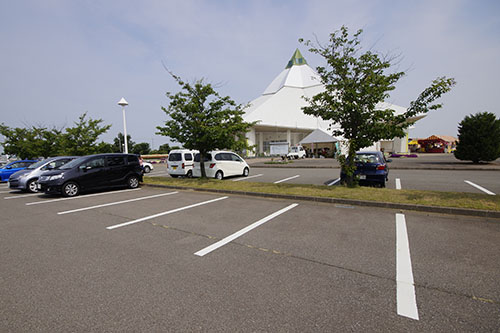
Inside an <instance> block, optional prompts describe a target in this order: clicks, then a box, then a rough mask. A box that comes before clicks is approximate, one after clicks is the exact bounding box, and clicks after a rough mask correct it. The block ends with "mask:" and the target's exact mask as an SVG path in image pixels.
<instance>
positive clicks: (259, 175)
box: [233, 173, 263, 182]
mask: <svg viewBox="0 0 500 333" xmlns="http://www.w3.org/2000/svg"><path fill="white" fill-rule="evenodd" d="M261 176H263V174H261V173H259V174H258V175H254V176H249V177H244V178H238V179H233V182H239V181H240V180H245V179H250V178H256V177H261Z"/></svg>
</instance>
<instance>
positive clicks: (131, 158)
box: [108, 155, 139, 165]
mask: <svg viewBox="0 0 500 333" xmlns="http://www.w3.org/2000/svg"><path fill="white" fill-rule="evenodd" d="M120 158H121V157H120ZM127 162H128V164H137V165H138V164H139V157H137V155H127ZM108 163H109V160H108ZM115 165H117V164H115Z"/></svg>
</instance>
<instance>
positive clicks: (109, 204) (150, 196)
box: [57, 192, 179, 215]
mask: <svg viewBox="0 0 500 333" xmlns="http://www.w3.org/2000/svg"><path fill="white" fill-rule="evenodd" d="M177 193H179V192H168V193H161V194H155V195H149V196H146V197H140V198H135V199H128V200H122V201H116V202H110V203H106V204H101V205H96V206H90V207H84V208H78V209H73V210H66V211H64V212H58V213H57V214H58V215H64V214H71V213H76V212H82V211H85V210H90V209H96V208H102V207H108V206H114V205H120V204H124V203H129V202H134V201H140V200H147V199H154V198H158V197H164V196H166V195H173V194H177Z"/></svg>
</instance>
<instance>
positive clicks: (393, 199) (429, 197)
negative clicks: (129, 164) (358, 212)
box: [144, 177, 500, 211]
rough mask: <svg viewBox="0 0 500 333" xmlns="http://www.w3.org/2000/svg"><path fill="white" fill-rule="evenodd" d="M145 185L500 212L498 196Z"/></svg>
mask: <svg viewBox="0 0 500 333" xmlns="http://www.w3.org/2000/svg"><path fill="white" fill-rule="evenodd" d="M144 183H145V184H157V185H169V186H176V187H185V188H201V189H214V190H230V191H241V192H257V193H271V194H284V195H298V196H310V197H326V198H338V199H352V200H365V201H376V202H388V203H402V204H414V205H425V206H437V207H452V208H466V209H480V210H490V211H500V197H499V196H496V195H487V194H476V193H459V192H440V191H416V190H392V189H387V188H372V187H356V188H347V187H344V186H331V187H328V186H324V185H301V184H270V183H255V182H232V181H217V180H213V179H184V178H176V179H174V178H170V177H167V178H165V177H144Z"/></svg>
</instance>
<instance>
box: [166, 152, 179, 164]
mask: <svg viewBox="0 0 500 333" xmlns="http://www.w3.org/2000/svg"><path fill="white" fill-rule="evenodd" d="M168 160H169V161H170V162H179V161H182V154H181V153H172V154H168Z"/></svg>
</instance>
